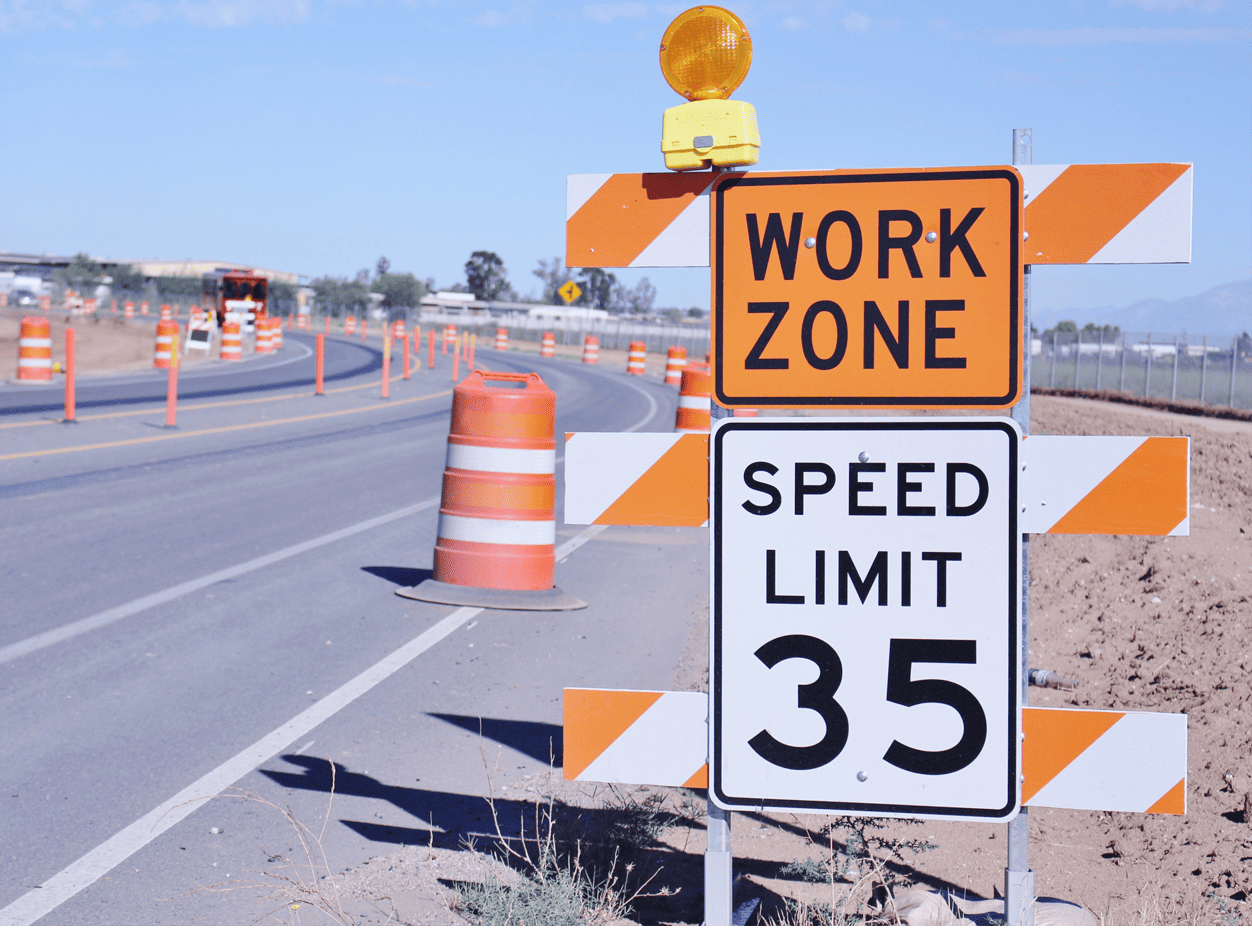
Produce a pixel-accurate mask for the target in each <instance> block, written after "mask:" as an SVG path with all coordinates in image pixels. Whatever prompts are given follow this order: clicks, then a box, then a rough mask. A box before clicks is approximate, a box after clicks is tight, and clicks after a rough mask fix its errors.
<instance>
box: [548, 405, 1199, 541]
mask: <svg viewBox="0 0 1252 929" xmlns="http://www.w3.org/2000/svg"><path fill="white" fill-rule="evenodd" d="M737 412H738V411H736V413H737ZM677 438H678V436H676V435H674V434H672V433H638V432H635V433H597V432H569V433H566V435H565V521H566V523H569V524H571V525H591V524H593V523H598V524H603V525H613V526H701V525H704V524H705V522H706V521H707V520H708V515H709V511H708V496H709V477H708V475H709V466H708V455H707V451H708V438H707V436H706V435H698V436H695V435H693V436H691V437H690V438H698V439H699V441H700V442H701V443H702V444H701V445H700V446H699V447H698V448H697V447H696V446H688V447H685V448H684V447H682V446H681V445H679V444H678V443H676V441H675V440H676V439H677ZM684 438H687V437H685V436H684ZM1190 442H1191V440H1190V439H1189V438H1187V437H1186V436H1153V437H1147V438H1145V437H1142V436H1082V435H1079V436H1039V435H1035V436H1026V437H1025V438H1024V439H1023V440H1022V453H1021V460H1022V463H1023V465H1024V467H1023V469H1022V474H1021V477H1020V479H1019V491H1018V493H1019V501H1020V505H1021V507H1022V513H1021V528H1022V531H1023V532H1031V533H1045V532H1046V533H1052V534H1066V533H1081V534H1085V535H1152V536H1165V535H1188V534H1189V532H1190V521H1189V517H1188V513H1189V511H1190V506H1191V500H1190V496H1191V490H1190V469H1191V463H1190V454H1191V453H1190Z"/></svg>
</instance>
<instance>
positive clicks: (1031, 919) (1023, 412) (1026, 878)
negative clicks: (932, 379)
mask: <svg viewBox="0 0 1252 929" xmlns="http://www.w3.org/2000/svg"><path fill="white" fill-rule="evenodd" d="M1033 163H1034V143H1033V139H1032V137H1031V130H1029V129H1014V130H1013V164H1015V165H1028V164H1033ZM1026 231H1027V232H1029V230H1026ZM1030 269H1031V266H1030V265H1026V267H1025V269H1024V273H1023V276H1022V346H1023V351H1022V398H1021V400H1019V401H1018V402H1017V404H1016V405H1015V406H1014V407H1013V419H1015V420H1016V421H1017V424H1018V425H1019V426H1020V427H1021V430H1022V434H1023V435H1029V434H1030V350H1029V348H1028V346H1029V345H1030V343H1029V342H1028V341H1026V340H1027V339H1029V338H1030ZM1052 340H1053V345H1052V365H1053V369H1052V370H1053V372H1054V373H1055V371H1056V335H1055V333H1053V336H1052ZM1021 650H1022V654H1021V663H1022V667H1021V675H1022V695H1021V705H1022V706H1023V707H1024V706H1026V703H1027V692H1026V688H1027V682H1028V680H1029V678H1030V536H1028V535H1026V534H1025V533H1022V629H1021ZM1029 834H1030V814H1029V811H1028V810H1027V809H1026V807H1024V806H1023V807H1022V808H1021V812H1019V813H1018V814H1017V816H1015V817H1014V818H1013V819H1011V820H1009V842H1008V844H1009V849H1008V852H1009V854H1008V867H1006V868H1005V869H1004V921H1005V923H1006V924H1007V925H1009V926H1033V925H1034V924H1035V872H1034V871H1032V870H1030V855H1029V848H1028V842H1029Z"/></svg>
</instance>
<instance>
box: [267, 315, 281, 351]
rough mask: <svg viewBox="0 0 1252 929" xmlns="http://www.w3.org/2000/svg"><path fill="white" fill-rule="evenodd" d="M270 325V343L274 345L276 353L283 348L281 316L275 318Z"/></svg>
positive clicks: (272, 318)
mask: <svg viewBox="0 0 1252 929" xmlns="http://www.w3.org/2000/svg"><path fill="white" fill-rule="evenodd" d="M269 324H270V342H272V343H273V345H274V351H278V350H279V349H280V348H282V347H283V320H282V317H280V316H273V317H271V318H270V320H269Z"/></svg>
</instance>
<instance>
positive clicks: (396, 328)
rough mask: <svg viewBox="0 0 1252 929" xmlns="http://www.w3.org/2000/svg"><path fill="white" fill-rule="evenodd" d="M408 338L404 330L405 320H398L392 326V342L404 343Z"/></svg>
mask: <svg viewBox="0 0 1252 929" xmlns="http://www.w3.org/2000/svg"><path fill="white" fill-rule="evenodd" d="M407 338H408V336H407V335H406V333H405V329H404V320H403V319H397V320H396V321H395V322H393V323H392V324H391V340H392V341H393V342H403V341H405V340H406V339H407Z"/></svg>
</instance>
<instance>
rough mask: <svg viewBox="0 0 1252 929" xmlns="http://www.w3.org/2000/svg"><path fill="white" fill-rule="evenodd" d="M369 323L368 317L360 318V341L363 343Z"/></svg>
mask: <svg viewBox="0 0 1252 929" xmlns="http://www.w3.org/2000/svg"><path fill="white" fill-rule="evenodd" d="M369 328H370V321H369V317H368V316H362V317H361V341H362V342H364V341H365V337H366V336H367V335H368V334H369Z"/></svg>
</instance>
